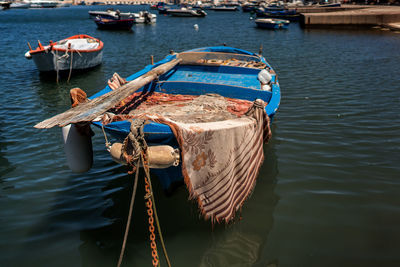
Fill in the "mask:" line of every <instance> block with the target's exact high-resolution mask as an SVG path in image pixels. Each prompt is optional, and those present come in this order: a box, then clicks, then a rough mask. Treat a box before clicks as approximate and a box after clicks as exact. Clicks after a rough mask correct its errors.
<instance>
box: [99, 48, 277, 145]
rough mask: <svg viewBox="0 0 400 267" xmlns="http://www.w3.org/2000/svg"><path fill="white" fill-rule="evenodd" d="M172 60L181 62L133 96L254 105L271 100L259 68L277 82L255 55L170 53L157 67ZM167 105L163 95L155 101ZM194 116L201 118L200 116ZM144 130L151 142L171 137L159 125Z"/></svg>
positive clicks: (119, 126) (122, 126)
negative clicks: (157, 95) (215, 99)
mask: <svg viewBox="0 0 400 267" xmlns="http://www.w3.org/2000/svg"><path fill="white" fill-rule="evenodd" d="M173 58H177V59H180V60H181V62H180V63H179V64H178V65H176V66H175V67H174V68H172V69H171V70H170V71H168V72H166V73H165V74H163V75H161V76H160V77H159V79H158V80H157V81H153V82H151V83H150V84H147V85H146V86H144V87H142V88H141V89H139V90H138V91H137V93H136V94H138V93H139V92H140V93H139V94H142V95H146V97H143V99H148V95H149V94H153V93H160V94H168V95H174V96H175V95H183V96H186V95H190V96H200V95H218V96H222V97H223V98H230V99H239V100H245V101H246V100H247V101H250V102H253V101H254V100H256V99H257V98H262V100H263V101H264V102H265V103H268V102H269V101H270V99H271V97H272V92H269V91H263V90H261V85H260V81H259V80H258V78H257V75H258V74H259V72H260V71H261V70H262V69H267V70H268V71H269V72H270V74H271V76H272V79H271V84H272V86H273V84H274V83H276V75H275V72H274V71H273V70H272V68H271V67H270V66H269V65H268V64H266V62H265V61H263V60H262V59H261V58H260V57H258V56H254V55H245V54H235V53H219V52H183V53H179V54H172V55H170V56H168V57H167V58H166V59H164V60H162V61H160V62H158V63H156V64H162V63H165V62H168V61H170V60H171V59H173ZM152 68H154V65H149V66H147V67H146V68H145V69H143V70H142V71H140V72H138V73H135V74H134V75H132V76H130V77H128V78H127V81H131V80H134V79H136V78H137V77H139V76H140V75H143V74H144V73H146V72H148V71H149V70H150V69H152ZM238 77H240V78H238ZM110 90H111V89H110V88H109V87H108V86H107V87H106V88H105V89H104V90H102V91H100V92H99V93H98V94H96V95H94V96H93V97H97V96H100V95H102V94H104V93H107V92H108V91H110ZM140 97H141V96H138V95H135V97H131V99H130V100H128V99H127V100H126V101H124V102H125V103H124V105H125V106H126V107H127V106H128V105H130V106H135V108H137V107H139V106H140V105H141V103H139V104H137V103H135V104H132V101H133V100H134V101H137V99H138V98H140ZM163 99H164V100H163ZM205 99H207V98H205ZM144 101H145V100H144ZM157 101H158V100H157ZM190 101H191V100H190ZM205 101H208V100H205ZM167 102H168V101H167V100H165V96H162V97H161V102H158V105H163V106H165V105H167ZM171 102H175V103H176V99H174V100H173V101H172V100H171ZM204 104H207V103H203V106H204ZM182 105H183V104H182ZM185 105H186V104H185ZM174 109H175V108H173V107H171V108H170V113H173V112H174ZM198 109H199V110H200V109H203V110H204V112H205V113H207V112H208V111H209V110H210V109H209V108H205V109H204V108H203V107H202V108H198ZM116 110H120V111H121V110H127V113H128V112H131V110H129V109H128V108H124V107H122V108H121V107H119V109H114V110H113V112H115V111H116ZM191 110H192V111H194V110H195V109H191ZM176 112H178V109H176ZM180 112H182V110H180ZM187 112H191V111H187ZM194 113H196V112H194ZM131 114H133V113H131ZM195 115H196V116H201V115H200V114H199V113H196V114H195ZM129 125H130V123H129V122H128V121H115V122H112V123H110V124H108V125H107V126H106V128H107V130H108V131H111V132H112V131H113V129H115V130H116V131H117V132H118V131H121V130H123V131H125V130H126V132H129ZM97 126H99V125H97ZM144 130H145V132H146V134H147V135H148V136H147V137H149V139H150V140H151V139H155V140H157V142H160V141H161V140H160V139H162V138H165V137H166V135H172V132H171V130H170V128H169V126H167V125H162V124H158V123H150V124H148V125H146V126H145V129H144Z"/></svg>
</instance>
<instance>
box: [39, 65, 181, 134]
mask: <svg viewBox="0 0 400 267" xmlns="http://www.w3.org/2000/svg"><path fill="white" fill-rule="evenodd" d="M181 61H182V60H181V59H174V60H171V61H169V62H167V63H164V64H162V65H160V66H158V67H156V68H154V69H153V70H151V71H149V72H147V73H145V74H143V75H142V76H140V77H138V78H136V79H135V80H132V81H130V82H129V83H127V84H125V85H123V86H121V87H120V88H118V89H116V90H113V91H111V92H108V93H106V94H104V95H101V96H99V97H97V98H95V99H93V100H91V101H89V102H85V103H82V104H79V105H78V106H76V107H74V108H71V109H69V110H67V111H65V112H63V113H61V114H58V115H56V116H54V117H51V118H49V119H46V120H44V121H42V122H40V123H38V124H36V125H35V126H34V127H35V128H39V129H46V128H52V127H54V126H60V127H64V126H66V125H68V124H71V123H77V122H84V121H92V120H94V119H95V118H97V117H98V116H100V115H102V114H103V113H105V112H106V111H107V110H109V109H110V108H112V107H114V106H115V105H117V104H118V103H119V102H121V101H122V100H124V99H125V98H126V97H128V96H130V95H131V94H133V93H134V92H135V91H137V90H138V89H139V88H141V87H143V86H145V85H146V84H148V83H150V82H152V81H153V80H155V79H156V78H158V77H159V76H160V75H162V74H164V73H166V72H168V71H169V70H171V69H172V68H174V67H175V66H176V65H177V64H179V62H181Z"/></svg>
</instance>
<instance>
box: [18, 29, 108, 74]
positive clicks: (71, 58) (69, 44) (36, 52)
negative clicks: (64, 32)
mask: <svg viewBox="0 0 400 267" xmlns="http://www.w3.org/2000/svg"><path fill="white" fill-rule="evenodd" d="M25 57H26V58H27V59H33V61H34V62H35V64H36V66H37V68H38V69H39V71H41V72H46V71H56V72H58V71H64V70H70V71H71V70H84V69H88V68H92V67H95V66H97V65H99V64H101V62H102V59H103V42H102V41H100V40H99V39H96V38H93V37H91V36H89V35H85V34H79V35H74V36H71V37H69V38H66V39H64V40H61V41H58V42H52V41H50V44H49V45H47V46H43V45H42V44H41V43H40V42H39V41H38V47H37V48H36V49H32V48H31V47H30V50H29V51H28V52H26V53H25Z"/></svg>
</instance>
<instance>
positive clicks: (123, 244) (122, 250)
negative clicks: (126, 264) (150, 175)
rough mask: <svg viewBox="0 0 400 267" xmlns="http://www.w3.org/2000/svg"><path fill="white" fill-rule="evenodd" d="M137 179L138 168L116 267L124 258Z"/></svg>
mask: <svg viewBox="0 0 400 267" xmlns="http://www.w3.org/2000/svg"><path fill="white" fill-rule="evenodd" d="M137 164H139V161H137ZM138 178H139V168H136V173H135V181H134V184H133V192H132V197H131V204H130V206H129V213H128V220H127V222H126V227H125V234H124V241H123V242H122V248H121V253H120V254H119V260H118V265H117V266H118V267H120V266H121V263H122V258H123V257H124V252H125V247H126V241H127V240H128V233H129V226H130V224H131V219H132V211H133V204H134V203H135V196H136V189H137V182H138V180H139V179H138Z"/></svg>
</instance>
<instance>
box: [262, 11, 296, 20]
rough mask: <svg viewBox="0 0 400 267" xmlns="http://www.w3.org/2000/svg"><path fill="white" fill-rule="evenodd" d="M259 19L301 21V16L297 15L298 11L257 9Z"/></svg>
mask: <svg viewBox="0 0 400 267" xmlns="http://www.w3.org/2000/svg"><path fill="white" fill-rule="evenodd" d="M256 16H257V18H277V19H286V20H290V21H297V20H299V17H300V14H299V13H297V10H296V9H283V10H264V9H257V11H256Z"/></svg>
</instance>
